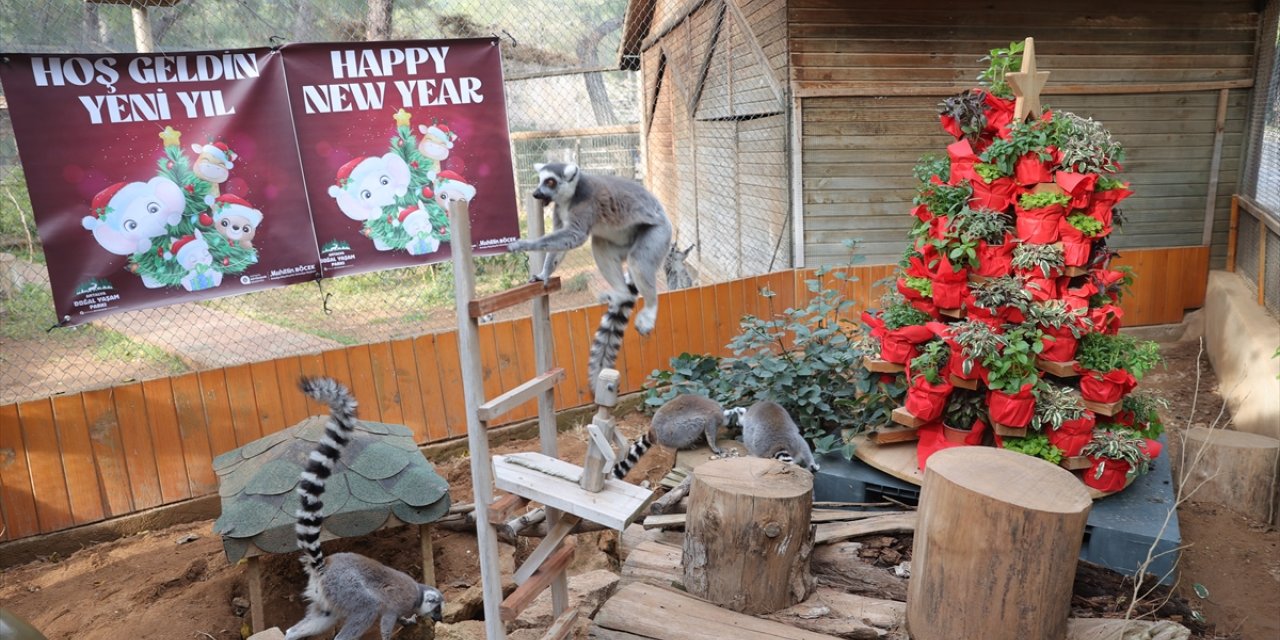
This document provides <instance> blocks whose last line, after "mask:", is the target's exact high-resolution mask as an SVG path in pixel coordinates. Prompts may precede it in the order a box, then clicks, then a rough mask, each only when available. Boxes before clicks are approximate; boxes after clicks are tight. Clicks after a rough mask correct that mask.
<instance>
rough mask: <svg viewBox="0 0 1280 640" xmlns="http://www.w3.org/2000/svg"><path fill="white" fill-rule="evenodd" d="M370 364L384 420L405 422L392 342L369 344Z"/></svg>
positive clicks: (379, 408) (379, 407) (397, 422)
mask: <svg viewBox="0 0 1280 640" xmlns="http://www.w3.org/2000/svg"><path fill="white" fill-rule="evenodd" d="M369 364H370V365H371V368H372V370H373V387H374V389H376V391H375V395H374V397H375V398H377V400H378V412H379V413H380V414H382V421H383V422H390V423H392V424H404V408H403V407H402V406H401V405H402V400H401V398H400V383H399V382H398V381H397V380H396V365H395V358H394V357H393V356H392V355H391V343H389V342H374V343H372V344H370V345H369Z"/></svg>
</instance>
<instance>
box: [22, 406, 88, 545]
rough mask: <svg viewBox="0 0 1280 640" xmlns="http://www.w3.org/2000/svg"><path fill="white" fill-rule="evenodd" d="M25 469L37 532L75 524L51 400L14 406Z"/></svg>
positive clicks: (55, 529)
mask: <svg viewBox="0 0 1280 640" xmlns="http://www.w3.org/2000/svg"><path fill="white" fill-rule="evenodd" d="M18 420H19V422H21V423H22V440H23V445H24V447H25V448H26V452H25V453H26V456H27V468H28V469H29V470H30V473H31V493H32V495H33V496H34V497H35V499H36V518H37V519H38V520H39V522H40V530H41V531H57V530H59V529H65V528H67V527H70V526H72V525H73V524H75V519H74V518H72V516H71V499H70V497H69V496H68V494H67V474H66V471H65V470H64V469H63V468H62V448H61V447H60V446H58V430H57V429H56V428H55V427H54V425H53V403H51V402H49V399H48V398H46V399H44V400H35V401H32V402H23V403H21V404H19V405H18Z"/></svg>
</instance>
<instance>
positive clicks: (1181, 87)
mask: <svg viewBox="0 0 1280 640" xmlns="http://www.w3.org/2000/svg"><path fill="white" fill-rule="evenodd" d="M1252 86H1253V80H1252V79H1251V78H1243V79H1239V80H1210V81H1194V82H1161V83H1134V84H1120V83H1116V84H1058V85H1055V84H1053V83H1049V84H1048V85H1045V88H1044V91H1043V92H1042V94H1043V95H1046V96H1056V95H1107V94H1124V95H1128V94H1148V93H1185V92H1193V91H1221V90H1223V89H1248V88H1250V87H1252ZM791 87H792V89H791V90H792V94H793V95H796V96H799V97H801V98H816V97H828V98H848V97H875V96H928V97H946V96H952V95H955V94H957V93H960V92H961V91H967V90H969V89H972V88H973V86H972V83H970V84H905V85H891V84H886V83H883V82H857V81H847V82H840V81H829V80H798V81H793V82H792V83H791Z"/></svg>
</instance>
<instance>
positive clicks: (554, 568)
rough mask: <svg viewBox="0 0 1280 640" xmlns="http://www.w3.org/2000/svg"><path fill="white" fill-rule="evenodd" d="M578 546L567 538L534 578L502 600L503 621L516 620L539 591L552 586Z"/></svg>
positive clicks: (571, 539)
mask: <svg viewBox="0 0 1280 640" xmlns="http://www.w3.org/2000/svg"><path fill="white" fill-rule="evenodd" d="M576 547H577V543H576V542H575V541H574V539H573V538H569V539H567V540H565V541H564V542H563V543H561V545H560V547H559V548H557V549H556V551H555V553H553V554H551V556H550V557H549V558H547V561H546V562H544V563H543V564H542V567H541V568H540V569H539V570H538V572H537V573H535V574H533V577H532V578H530V579H529V580H528V581H526V582H525V583H524V584H522V585H520V586H519V587H516V590H515V591H512V592H511V595H509V596H507V597H506V599H504V600H503V601H502V608H501V611H502V620H503V622H511V621H512V620H515V619H516V617H518V616H519V615H520V612H521V611H524V610H525V607H528V606H529V603H531V602H533V599H534V598H535V597H537V595H538V594H539V593H542V590H543V589H546V588H547V587H549V586H551V582H552V581H553V580H554V579H555V578H556V577H557V576H558V575H559V574H560V573H561V572H562V571H564V569H565V567H567V566H569V561H570V560H573V551H574V549H575V548H576Z"/></svg>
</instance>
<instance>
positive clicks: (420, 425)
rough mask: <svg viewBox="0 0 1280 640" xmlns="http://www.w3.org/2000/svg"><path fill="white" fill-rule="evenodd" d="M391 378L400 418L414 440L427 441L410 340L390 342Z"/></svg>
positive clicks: (419, 387) (416, 369) (424, 417)
mask: <svg viewBox="0 0 1280 640" xmlns="http://www.w3.org/2000/svg"><path fill="white" fill-rule="evenodd" d="M390 348H391V363H390V364H391V368H392V379H393V380H395V384H396V394H397V397H398V398H399V400H400V410H401V414H400V419H401V420H402V421H403V423H404V426H406V427H409V429H410V430H411V431H413V439H414V441H416V442H427V413H426V410H425V409H424V408H423V405H422V387H421V384H420V383H419V381H418V361H417V358H416V357H415V356H414V353H413V341H412V340H408V339H405V340H394V341H392V342H391V345H390Z"/></svg>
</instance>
